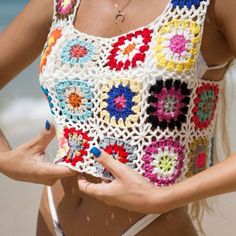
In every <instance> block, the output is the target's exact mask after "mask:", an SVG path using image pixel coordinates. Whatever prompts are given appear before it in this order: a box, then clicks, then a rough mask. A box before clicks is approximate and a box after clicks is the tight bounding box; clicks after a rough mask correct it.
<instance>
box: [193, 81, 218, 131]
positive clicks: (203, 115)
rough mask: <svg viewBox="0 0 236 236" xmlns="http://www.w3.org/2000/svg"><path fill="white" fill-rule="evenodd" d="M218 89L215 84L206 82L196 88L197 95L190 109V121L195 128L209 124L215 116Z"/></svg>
mask: <svg viewBox="0 0 236 236" xmlns="http://www.w3.org/2000/svg"><path fill="white" fill-rule="evenodd" d="M219 91H220V90H219V87H218V86H217V85H215V84H207V83H203V84H202V86H201V87H198V88H197V89H196V94H197V97H196V98H195V99H194V104H195V106H194V108H193V110H192V112H193V117H192V121H193V122H194V123H195V126H196V128H198V129H204V128H207V127H208V126H209V125H210V124H211V121H212V120H213V119H214V116H215V110H216V106H217V102H218V97H219Z"/></svg>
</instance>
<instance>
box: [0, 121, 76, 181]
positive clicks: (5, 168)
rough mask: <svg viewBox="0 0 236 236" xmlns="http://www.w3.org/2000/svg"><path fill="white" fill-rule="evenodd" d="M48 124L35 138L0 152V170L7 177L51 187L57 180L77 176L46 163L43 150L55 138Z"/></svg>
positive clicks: (68, 170) (53, 130)
mask: <svg viewBox="0 0 236 236" xmlns="http://www.w3.org/2000/svg"><path fill="white" fill-rule="evenodd" d="M47 124H48V129H49V130H47V129H46V128H45V129H44V130H43V131H42V132H41V134H39V135H38V136H37V137H35V138H33V139H32V140H31V141H29V142H27V143H25V144H23V145H21V146H19V147H17V148H16V149H14V150H10V151H5V152H3V151H2V152H0V159H1V164H0V170H1V172H2V173H3V174H5V175H7V176H8V177H10V178H12V179H14V180H18V181H26V182H32V183H39V184H45V185H53V184H54V183H55V182H56V180H57V179H59V178H62V177H67V176H74V175H77V173H76V172H74V171H72V170H70V169H69V168H67V167H64V166H58V165H55V164H52V163H49V162H46V161H45V159H44V157H45V150H46V148H47V146H48V145H49V143H50V142H51V141H52V139H53V138H54V136H55V127H54V126H53V125H50V124H49V123H47Z"/></svg>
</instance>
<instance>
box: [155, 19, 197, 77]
mask: <svg viewBox="0 0 236 236" xmlns="http://www.w3.org/2000/svg"><path fill="white" fill-rule="evenodd" d="M200 30H201V28H200V26H199V25H198V24H197V23H196V22H194V21H192V20H178V19H174V20H172V21H170V22H168V23H167V24H165V25H164V26H162V27H161V29H160V30H159V33H158V37H157V39H156V46H155V57H156V59H157V66H160V67H164V68H166V69H168V70H171V71H178V72H182V71H184V70H190V69H191V68H192V67H193V66H194V63H195V57H196V54H197V53H198V50H199V46H200Z"/></svg>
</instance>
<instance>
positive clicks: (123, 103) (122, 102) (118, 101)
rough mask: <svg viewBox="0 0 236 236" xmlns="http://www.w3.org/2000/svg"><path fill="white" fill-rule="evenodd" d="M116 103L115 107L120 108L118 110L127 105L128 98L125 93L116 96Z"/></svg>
mask: <svg viewBox="0 0 236 236" xmlns="http://www.w3.org/2000/svg"><path fill="white" fill-rule="evenodd" d="M114 104H115V107H116V108H117V109H118V110H122V109H124V108H125V107H126V99H125V96H124V94H122V95H120V96H118V97H116V98H115V99H114Z"/></svg>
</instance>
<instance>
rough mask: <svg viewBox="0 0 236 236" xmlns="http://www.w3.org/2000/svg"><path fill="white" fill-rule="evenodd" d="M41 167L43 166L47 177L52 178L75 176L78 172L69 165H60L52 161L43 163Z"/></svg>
mask: <svg viewBox="0 0 236 236" xmlns="http://www.w3.org/2000/svg"><path fill="white" fill-rule="evenodd" d="M42 168H44V171H45V172H46V173H45V174H46V175H47V177H48V178H52V179H53V178H57V179H59V178H64V177H70V176H76V175H78V174H79V173H78V172H76V171H73V170H71V169H70V168H69V167H66V166H60V165H56V164H52V163H44V164H43V166H42Z"/></svg>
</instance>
